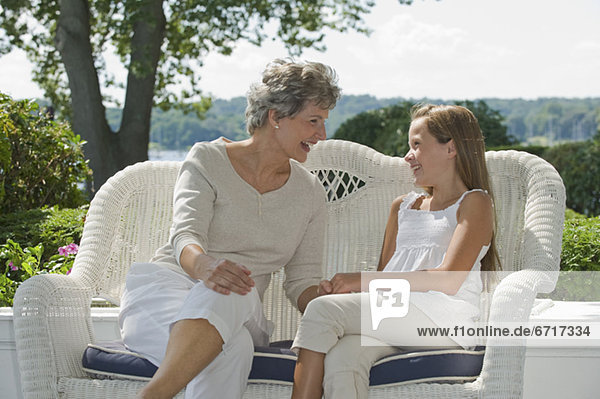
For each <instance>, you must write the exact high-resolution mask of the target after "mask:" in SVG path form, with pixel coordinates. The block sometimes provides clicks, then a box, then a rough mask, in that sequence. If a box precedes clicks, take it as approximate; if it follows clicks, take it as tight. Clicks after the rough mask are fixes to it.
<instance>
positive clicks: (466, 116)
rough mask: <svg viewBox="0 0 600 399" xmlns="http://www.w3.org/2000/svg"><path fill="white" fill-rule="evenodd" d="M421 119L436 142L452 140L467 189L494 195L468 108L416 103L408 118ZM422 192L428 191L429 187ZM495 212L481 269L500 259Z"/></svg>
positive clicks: (497, 263)
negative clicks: (481, 190)
mask: <svg viewBox="0 0 600 399" xmlns="http://www.w3.org/2000/svg"><path fill="white" fill-rule="evenodd" d="M421 118H425V123H426V124H427V128H428V130H429V133H430V134H431V135H432V136H433V137H435V138H436V140H437V141H438V142H440V143H447V142H449V141H450V140H453V141H454V147H455V148H456V170H457V172H458V175H459V177H460V178H461V180H462V181H463V183H464V184H465V185H466V186H467V188H468V189H469V190H472V189H475V188H479V189H483V190H486V191H487V192H488V194H489V195H490V197H491V198H492V201H493V198H494V195H493V192H492V188H491V186H490V178H489V174H488V170H487V164H486V162H485V142H484V139H483V134H482V133H481V128H480V127H479V123H478V122H477V118H476V117H475V115H473V113H472V112H471V111H469V110H468V109H467V108H465V107H461V106H458V105H432V104H417V105H415V106H414V107H413V109H412V111H411V120H412V121H415V120H417V119H421ZM424 189H425V191H427V192H428V193H429V194H431V193H432V189H431V187H425V188H424ZM495 232H496V212H495V211H494V229H493V232H492V241H491V243H490V248H489V250H488V252H487V253H486V254H485V256H484V257H483V259H482V260H481V270H482V271H493V270H499V269H500V258H499V257H498V251H497V248H496V244H495V235H496V233H495Z"/></svg>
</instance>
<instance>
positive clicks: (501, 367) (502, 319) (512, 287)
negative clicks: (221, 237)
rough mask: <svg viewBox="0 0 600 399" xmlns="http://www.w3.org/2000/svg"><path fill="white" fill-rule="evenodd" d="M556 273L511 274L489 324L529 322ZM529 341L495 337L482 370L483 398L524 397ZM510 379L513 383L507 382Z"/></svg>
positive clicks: (496, 295)
mask: <svg viewBox="0 0 600 399" xmlns="http://www.w3.org/2000/svg"><path fill="white" fill-rule="evenodd" d="M555 274H556V272H541V271H537V270H520V271H518V272H513V273H510V274H508V275H507V276H506V277H504V278H503V279H502V281H501V282H500V283H499V284H498V286H497V287H496V289H495V291H494V294H493V297H492V302H491V306H490V315H489V320H488V324H489V325H490V326H499V325H507V324H503V323H514V324H512V325H517V324H518V323H525V322H527V321H528V320H529V315H530V314H531V309H532V307H533V302H534V300H535V297H536V295H537V293H538V292H539V290H540V288H541V289H547V288H548V287H550V286H552V285H553V284H554V281H555V279H556V276H555ZM525 350H526V342H525V341H524V340H523V341H518V340H515V339H514V338H510V341H507V339H506V338H502V337H491V338H488V340H487V349H486V353H485V358H484V362H483V368H482V370H481V375H480V380H481V397H482V398H509V397H520V394H521V389H522V385H523V376H524V367H525ZM507 381H510V382H511V383H510V384H507Z"/></svg>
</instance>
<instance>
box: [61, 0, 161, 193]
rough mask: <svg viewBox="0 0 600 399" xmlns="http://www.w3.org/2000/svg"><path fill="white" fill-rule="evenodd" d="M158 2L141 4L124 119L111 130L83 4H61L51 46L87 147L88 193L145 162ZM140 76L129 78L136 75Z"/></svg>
mask: <svg viewBox="0 0 600 399" xmlns="http://www.w3.org/2000/svg"><path fill="white" fill-rule="evenodd" d="M162 1H163V0H144V1H143V2H142V4H141V5H139V9H138V13H139V15H143V16H144V17H141V16H140V17H139V18H138V19H137V21H136V22H135V25H134V34H133V38H132V53H131V54H132V55H131V64H130V66H129V75H128V80H127V93H126V97H125V107H124V109H123V119H122V123H121V128H120V129H119V132H118V133H115V132H113V131H112V130H111V128H110V126H109V125H108V122H107V120H106V112H105V111H106V110H105V107H104V105H103V103H102V94H101V92H100V84H99V81H98V72H97V70H96V67H95V65H94V56H93V51H92V46H91V44H90V24H89V21H90V11H89V8H88V2H87V1H85V0H60V2H59V6H60V17H59V19H58V26H57V30H56V37H55V44H56V48H57V49H58V51H59V52H60V54H61V58H62V61H63V63H64V65H65V69H66V72H67V76H68V79H69V88H70V91H71V103H72V109H73V122H72V125H73V131H74V132H75V133H77V134H79V135H80V136H81V137H82V138H83V139H84V140H86V141H87V144H86V145H85V147H84V152H85V155H86V158H87V159H88V160H89V163H90V167H91V168H92V171H93V173H94V180H93V192H95V191H97V190H98V189H99V188H100V186H101V185H102V184H104V182H105V181H106V180H107V179H108V178H109V177H111V176H112V175H114V174H115V173H116V172H117V171H119V170H120V169H122V168H124V167H125V166H127V165H130V164H133V163H135V162H139V161H144V160H147V159H148V142H149V136H150V117H151V114H152V104H153V98H154V84H155V76H156V69H157V65H158V61H159V59H160V47H161V44H162V41H163V38H164V31H165V24H166V22H165V17H164V13H163V10H162ZM139 66H142V69H141V70H142V71H143V73H142V74H140V73H134V72H133V71H134V70H135V71H138V70H140V68H139Z"/></svg>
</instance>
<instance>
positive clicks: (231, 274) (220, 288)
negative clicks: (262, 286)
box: [198, 257, 254, 295]
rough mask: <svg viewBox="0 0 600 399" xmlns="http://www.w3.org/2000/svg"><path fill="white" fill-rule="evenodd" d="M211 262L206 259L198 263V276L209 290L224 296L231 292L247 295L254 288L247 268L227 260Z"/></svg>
mask: <svg viewBox="0 0 600 399" xmlns="http://www.w3.org/2000/svg"><path fill="white" fill-rule="evenodd" d="M203 258H204V257H203ZM210 260H212V261H209V259H206V258H204V259H202V260H199V262H198V263H199V265H198V268H199V269H200V271H199V273H198V275H199V276H200V280H202V281H204V284H205V285H206V286H207V287H208V288H210V289H212V290H214V291H216V292H218V293H220V294H224V295H229V294H230V293H231V292H235V293H236V294H240V295H246V294H247V293H249V292H250V290H251V289H252V287H254V280H252V278H250V274H251V272H250V270H248V268H247V267H246V266H244V265H240V264H238V263H235V262H231V261H229V260H227V259H217V260H214V259H212V258H210ZM202 263H204V264H202Z"/></svg>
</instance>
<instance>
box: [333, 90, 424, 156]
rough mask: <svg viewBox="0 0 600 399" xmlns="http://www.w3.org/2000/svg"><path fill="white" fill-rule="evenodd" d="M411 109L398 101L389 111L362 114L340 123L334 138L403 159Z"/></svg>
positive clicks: (404, 102) (410, 104)
mask: <svg viewBox="0 0 600 399" xmlns="http://www.w3.org/2000/svg"><path fill="white" fill-rule="evenodd" d="M412 106H413V103H411V102H409V101H401V102H399V103H398V104H395V105H391V106H389V107H384V108H380V109H375V110H370V111H365V112H361V113H360V114H358V115H356V116H354V117H352V118H349V119H347V120H346V121H345V122H344V123H342V124H341V125H340V127H339V128H338V129H337V130H336V132H335V134H334V135H333V138H334V139H342V140H349V141H354V142H356V143H360V144H364V145H366V146H369V147H371V148H373V149H375V150H377V151H379V152H381V153H384V154H387V155H394V156H398V155H404V154H405V153H406V151H407V150H408V128H409V126H410V109H411V107H412Z"/></svg>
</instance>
